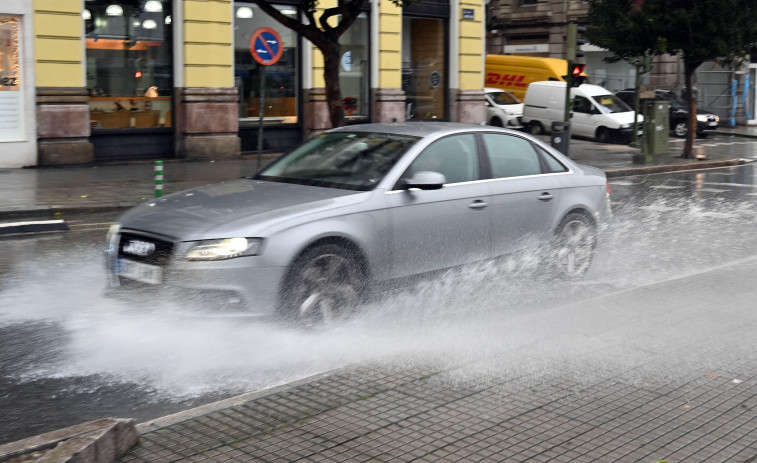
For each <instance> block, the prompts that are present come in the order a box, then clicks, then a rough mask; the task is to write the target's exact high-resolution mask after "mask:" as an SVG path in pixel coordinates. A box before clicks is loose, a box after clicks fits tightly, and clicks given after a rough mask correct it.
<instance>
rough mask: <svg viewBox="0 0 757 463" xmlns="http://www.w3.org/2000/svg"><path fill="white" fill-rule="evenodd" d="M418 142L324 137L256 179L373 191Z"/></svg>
mask: <svg viewBox="0 0 757 463" xmlns="http://www.w3.org/2000/svg"><path fill="white" fill-rule="evenodd" d="M418 140H419V138H418V137H411V136H405V135H395V134H386V133H365V132H335V133H326V134H321V135H318V136H316V137H314V138H311V139H310V140H308V141H307V142H305V143H304V144H302V145H300V146H299V147H297V148H295V149H294V150H292V151H290V152H289V153H287V154H286V155H284V156H282V157H281V158H280V159H279V160H277V161H276V162H274V163H273V164H271V165H270V166H268V167H267V168H265V169H263V170H262V171H260V172H259V173H258V174H257V175H256V176H255V178H256V179H259V180H269V181H277V182H286V183H299V184H306V185H316V186H324V187H330V188H343V189H350V190H363V191H364V190H371V189H373V188H374V187H375V186H376V184H378V182H379V181H380V180H381V179H382V178H383V177H384V176H385V175H386V173H387V172H388V171H389V169H391V167H392V166H393V165H394V164H395V163H396V162H397V160H398V159H399V158H400V157H401V156H402V155H403V154H404V153H405V152H406V151H407V149H408V148H410V147H411V146H412V145H414V144H415V143H416V142H417V141H418Z"/></svg>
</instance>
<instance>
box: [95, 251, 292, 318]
mask: <svg viewBox="0 0 757 463" xmlns="http://www.w3.org/2000/svg"><path fill="white" fill-rule="evenodd" d="M117 262H118V261H117V260H116V259H113V258H108V273H109V288H108V291H107V293H108V295H110V296H114V297H116V298H118V299H128V300H130V301H131V302H132V303H133V304H137V305H138V306H139V307H140V308H145V309H150V308H154V309H160V308H163V307H173V308H178V309H180V310H181V311H186V312H191V313H205V314H216V315H231V314H235V315H242V316H250V317H257V318H272V317H273V316H274V315H275V313H276V309H277V307H278V305H279V295H280V288H281V281H282V278H283V276H284V273H285V269H284V268H283V267H260V266H259V258H258V257H256V256H249V257H239V258H236V259H228V260H222V261H208V262H189V261H183V262H178V263H177V262H174V263H172V264H171V265H168V266H166V267H165V268H164V269H163V275H162V280H163V281H162V283H160V284H149V283H143V282H140V281H135V280H133V279H130V278H126V277H124V276H120V275H119V271H118V270H117V269H118V264H117Z"/></svg>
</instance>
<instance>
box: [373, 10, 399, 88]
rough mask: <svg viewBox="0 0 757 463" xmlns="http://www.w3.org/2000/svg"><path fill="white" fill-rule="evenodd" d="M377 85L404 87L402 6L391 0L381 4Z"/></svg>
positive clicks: (382, 86) (381, 86)
mask: <svg viewBox="0 0 757 463" xmlns="http://www.w3.org/2000/svg"><path fill="white" fill-rule="evenodd" d="M377 86H378V88H401V87H402V8H401V7H399V6H397V5H395V4H394V3H392V1H391V0H381V2H380V4H379V18H378V82H377Z"/></svg>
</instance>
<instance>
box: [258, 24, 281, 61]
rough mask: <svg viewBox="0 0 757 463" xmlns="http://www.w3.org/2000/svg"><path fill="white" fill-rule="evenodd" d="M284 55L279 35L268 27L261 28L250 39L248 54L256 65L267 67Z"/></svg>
mask: <svg viewBox="0 0 757 463" xmlns="http://www.w3.org/2000/svg"><path fill="white" fill-rule="evenodd" d="M282 53H284V47H283V44H282V43H281V37H280V36H279V33H278V32H276V31H275V30H273V29H271V28H270V27H261V28H260V29H258V30H256V31H255V32H253V33H252V37H250V54H252V57H253V58H254V59H255V61H257V62H258V63H260V64H262V65H264V66H268V65H271V64H275V63H276V61H278V60H279V58H281V55H282Z"/></svg>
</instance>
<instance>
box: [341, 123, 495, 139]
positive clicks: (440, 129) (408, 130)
mask: <svg viewBox="0 0 757 463" xmlns="http://www.w3.org/2000/svg"><path fill="white" fill-rule="evenodd" d="M484 129H487V130H491V129H494V130H496V129H495V128H494V127H490V126H485V125H481V124H469V123H464V122H442V121H409V122H379V123H369V124H355V125H347V126H344V127H338V128H335V129H331V130H328V132H329V133H333V132H378V133H390V134H396V135H409V136H415V137H425V136H428V135H431V134H436V133H455V132H461V131H470V130H484ZM500 131H502V130H501V129H500Z"/></svg>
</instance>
